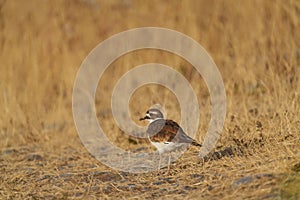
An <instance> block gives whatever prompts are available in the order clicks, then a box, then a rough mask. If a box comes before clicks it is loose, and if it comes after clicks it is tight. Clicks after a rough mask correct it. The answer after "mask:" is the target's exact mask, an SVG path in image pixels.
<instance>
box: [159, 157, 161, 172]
mask: <svg viewBox="0 0 300 200" xmlns="http://www.w3.org/2000/svg"><path fill="white" fill-rule="evenodd" d="M160 163H161V154H159V162H158V171H160Z"/></svg>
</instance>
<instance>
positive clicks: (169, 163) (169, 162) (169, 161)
mask: <svg viewBox="0 0 300 200" xmlns="http://www.w3.org/2000/svg"><path fill="white" fill-rule="evenodd" d="M170 165H171V153H169V160H168V171H167V174H169V171H170Z"/></svg>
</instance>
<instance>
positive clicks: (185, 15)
mask: <svg viewBox="0 0 300 200" xmlns="http://www.w3.org/2000/svg"><path fill="white" fill-rule="evenodd" d="M147 26H153V27H164V28H169V29H173V30H176V31H179V32H182V33H184V34H186V35H188V36H190V37H191V38H193V39H194V40H196V41H197V42H199V43H200V44H201V45H202V46H203V47H204V48H205V49H206V50H207V52H208V53H209V54H210V55H211V56H212V58H213V60H214V61H215V63H216V64H217V66H218V68H219V70H220V73H221V75H222V77H223V80H224V84H225V89H226V93H227V119H226V123H225V126H224V131H223V133H222V136H221V138H220V141H219V143H218V148H220V149H222V148H224V147H228V146H234V145H237V146H238V145H241V146H243V145H244V146H245V147H244V148H246V149H248V150H247V151H249V152H255V151H256V150H257V148H258V147H259V148H258V151H260V152H265V153H266V154H268V155H270V156H271V157H272V156H274V155H282V157H286V155H288V157H290V159H291V160H290V161H289V162H287V163H285V162H280V161H279V160H280V159H282V157H280V159H279V160H278V162H277V161H276V162H274V163H273V164H274V166H278V163H281V164H282V166H281V167H279V168H280V169H278V170H279V171H280V170H281V171H284V170H285V169H286V168H287V166H289V165H292V164H294V163H295V162H296V160H297V159H299V150H297V148H296V147H297V145H298V147H299V130H300V118H299V116H300V106H299V105H300V94H299V92H300V80H299V76H300V34H299V31H300V2H299V1H296V0H290V1H283V0H282V1H280V0H277V1H269V0H266V1H260V0H253V1H235V0H226V1H225V0H212V1H205V0H200V1H193V0H183V1H179V0H175V1H171V0H166V1H158V0H154V1H141V0H116V1H104V0H102V1H101V0H99V1H98V0H66V1H60V0H54V1H46V0H44V1H41V0H31V1H18V0H13V1H9V0H0V60H1V63H0V112H1V115H0V148H1V149H9V148H14V149H17V148H19V147H22V146H29V147H30V148H37V149H38V151H48V152H52V153H53V154H58V155H61V156H64V154H63V153H62V149H64V148H65V147H72V148H74V149H77V150H78V151H81V150H82V151H85V150H84V148H83V147H82V144H81V143H80V140H79V137H78V135H77V132H76V128H75V125H74V122H73V118H72V88H73V82H74V80H75V78H76V73H77V70H78V69H79V67H80V65H81V63H82V62H83V60H84V58H85V57H86V56H87V55H88V53H89V52H90V51H91V50H92V49H93V48H94V47H95V46H96V45H98V44H99V43H100V42H102V41H104V40H105V39H107V38H109V37H110V36H112V35H114V34H116V33H119V32H121V31H125V30H128V29H132V28H138V27H147ZM116 48H117V47H116ZM148 62H159V63H162V64H166V65H169V66H172V67H174V69H176V70H178V71H179V72H180V73H182V74H183V75H184V76H185V77H186V78H187V79H188V80H189V81H190V82H191V85H192V86H193V88H194V89H195V91H197V97H198V100H199V106H200V107H201V110H200V111H201V114H202V116H203V117H201V119H200V128H199V133H197V135H196V139H197V140H198V141H201V140H203V138H204V136H205V131H206V129H207V124H208V122H209V120H210V99H209V93H208V91H207V88H206V86H205V83H204V82H203V80H202V78H201V76H200V75H198V74H197V73H196V71H195V70H194V69H193V67H192V66H191V65H190V64H189V63H188V62H187V61H185V60H184V59H182V58H180V57H178V56H176V55H172V54H170V53H167V52H163V51H158V50H139V51H135V52H132V53H129V54H126V55H124V56H122V57H121V58H119V59H117V60H116V61H115V62H114V63H112V65H111V66H110V67H109V68H108V69H107V70H106V71H105V74H104V75H103V77H102V78H101V80H100V82H99V83H100V84H101V86H100V87H98V89H97V96H96V102H95V104H96V109H97V115H98V118H99V122H100V123H101V125H103V127H104V130H106V131H107V133H108V135H107V136H108V137H109V138H110V139H111V141H112V142H113V143H115V144H116V145H118V146H120V147H121V148H124V149H132V148H137V147H140V146H143V145H146V144H147V145H148V142H147V141H142V140H137V139H135V138H130V137H129V136H128V135H126V134H124V133H122V132H121V131H120V130H119V129H118V127H117V125H116V124H115V122H114V120H113V118H112V114H111V108H110V96H111V93H112V89H113V87H114V85H115V84H116V82H117V81H118V79H119V78H120V77H121V76H122V75H123V74H124V73H126V72H127V71H128V70H129V69H132V68H133V67H135V66H137V65H139V64H144V63H148ZM154 103H159V104H161V105H163V106H164V107H165V108H166V110H167V113H168V117H169V118H173V119H175V120H176V121H180V108H179V105H178V102H177V100H176V98H175V96H174V95H173V94H172V93H171V92H170V91H168V90H167V89H166V88H164V87H162V86H156V85H148V86H145V87H142V88H139V89H138V90H137V91H136V92H135V93H134V94H133V96H132V99H131V101H130V105H129V106H130V112H131V117H132V120H134V121H135V122H136V123H140V125H146V124H144V123H141V122H139V121H138V119H139V117H141V116H143V115H144V113H145V111H146V110H147V108H149V107H150V106H151V105H153V104H154ZM236 139H239V140H238V141H237V140H236ZM282 144H284V145H282ZM251 145H252V146H251ZM257 145H258V146H257ZM264 145H265V146H266V145H267V146H268V145H269V146H268V147H267V148H265V147H262V146H264ZM260 148H263V150H262V149H260ZM244 151H245V152H246V150H244ZM87 156H89V154H86V155H85V157H87ZM264 156H265V154H264ZM264 156H261V158H262V160H264V158H265V157H264ZM93 162H97V161H93ZM99 165H101V164H99ZM272 166H273V165H272ZM101 167H103V166H101ZM269 167H270V166H268V168H269ZM7 178H8V179H9V177H7Z"/></svg>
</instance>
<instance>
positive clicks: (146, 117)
mask: <svg viewBox="0 0 300 200" xmlns="http://www.w3.org/2000/svg"><path fill="white" fill-rule="evenodd" d="M145 119H150V117H148V116H147V115H146V116H145V117H142V118H140V121H143V120H145Z"/></svg>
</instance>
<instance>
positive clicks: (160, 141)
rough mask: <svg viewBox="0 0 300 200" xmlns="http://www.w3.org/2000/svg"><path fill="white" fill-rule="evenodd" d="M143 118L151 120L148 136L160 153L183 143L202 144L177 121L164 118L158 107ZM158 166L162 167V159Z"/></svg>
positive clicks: (141, 119)
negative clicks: (189, 134)
mask: <svg viewBox="0 0 300 200" xmlns="http://www.w3.org/2000/svg"><path fill="white" fill-rule="evenodd" d="M143 120H147V121H149V125H148V128H147V131H146V133H147V137H148V140H149V141H150V143H151V144H152V145H153V146H155V147H156V149H157V150H158V152H159V154H160V155H161V154H163V153H165V152H168V153H170V152H172V151H174V150H176V148H178V147H180V146H182V145H183V144H191V145H193V146H197V147H201V146H202V145H201V144H199V143H198V142H197V141H196V140H194V139H193V138H191V137H190V136H188V135H187V134H186V133H185V132H184V131H183V129H182V128H181V127H180V126H179V125H178V123H177V122H175V121H173V120H171V119H164V115H163V113H162V112H161V111H160V110H159V109H157V108H150V109H149V110H147V112H146V115H145V116H144V117H142V118H140V121H143ZM160 158H161V157H160ZM169 164H170V156H169ZM158 168H159V169H160V161H159V167H158ZM168 168H169V165H168Z"/></svg>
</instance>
